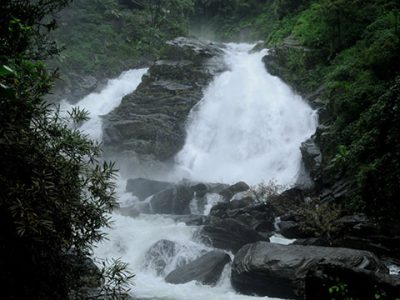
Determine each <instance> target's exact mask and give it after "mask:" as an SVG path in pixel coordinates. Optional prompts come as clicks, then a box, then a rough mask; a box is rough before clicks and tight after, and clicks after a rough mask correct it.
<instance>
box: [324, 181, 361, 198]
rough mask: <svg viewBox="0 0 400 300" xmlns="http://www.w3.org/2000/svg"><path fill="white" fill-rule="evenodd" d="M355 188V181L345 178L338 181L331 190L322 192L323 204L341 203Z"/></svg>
mask: <svg viewBox="0 0 400 300" xmlns="http://www.w3.org/2000/svg"><path fill="white" fill-rule="evenodd" d="M353 188H354V181H353V180H350V179H347V178H343V179H341V180H338V181H336V182H335V183H334V184H333V185H331V186H330V188H327V189H324V190H323V191H322V192H321V195H320V199H321V201H322V202H339V201H341V200H343V199H344V198H345V197H346V195H349V194H350V193H351V192H352V190H353Z"/></svg>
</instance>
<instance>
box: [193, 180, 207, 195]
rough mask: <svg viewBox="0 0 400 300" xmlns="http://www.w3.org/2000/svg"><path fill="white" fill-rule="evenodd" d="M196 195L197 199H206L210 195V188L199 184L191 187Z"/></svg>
mask: <svg viewBox="0 0 400 300" xmlns="http://www.w3.org/2000/svg"><path fill="white" fill-rule="evenodd" d="M190 188H191V189H192V191H193V192H195V193H196V197H204V196H205V195H206V194H207V193H208V187H207V185H206V184H204V183H198V184H195V185H192V186H191V187H190Z"/></svg>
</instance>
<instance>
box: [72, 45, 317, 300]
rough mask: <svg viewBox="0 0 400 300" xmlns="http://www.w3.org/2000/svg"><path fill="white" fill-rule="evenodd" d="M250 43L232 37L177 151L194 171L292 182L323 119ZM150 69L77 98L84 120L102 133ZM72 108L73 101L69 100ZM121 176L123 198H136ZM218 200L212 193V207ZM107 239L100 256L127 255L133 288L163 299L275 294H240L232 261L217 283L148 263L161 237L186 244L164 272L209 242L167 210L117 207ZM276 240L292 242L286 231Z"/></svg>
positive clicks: (94, 133)
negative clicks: (175, 279)
mask: <svg viewBox="0 0 400 300" xmlns="http://www.w3.org/2000/svg"><path fill="white" fill-rule="evenodd" d="M250 48H251V46H250V45H233V44H231V45H229V47H228V49H227V55H226V60H227V64H228V65H229V66H230V67H231V71H230V72H225V73H223V74H221V75H220V76H218V77H217V78H216V79H215V80H214V82H213V83H212V84H211V85H210V87H209V88H208V89H207V91H206V94H205V97H204V99H203V101H202V102H201V103H200V104H199V106H198V107H197V109H196V110H194V111H193V113H192V115H191V120H190V122H189V126H188V138H187V141H186V145H185V147H184V149H183V150H182V151H181V152H180V153H179V155H178V156H177V161H178V162H179V164H180V167H181V168H183V169H185V170H186V171H187V172H189V174H190V175H191V178H192V179H197V180H205V181H207V182H210V181H225V182H232V181H237V180H245V181H247V182H249V183H258V182H261V181H265V180H270V179H275V180H276V181H277V183H278V184H288V183H293V182H294V180H295V178H296V176H297V172H298V170H299V167H300V165H299V164H300V153H299V151H298V147H299V145H300V143H301V142H302V141H303V140H305V139H306V138H308V137H309V135H310V134H311V133H312V132H313V130H314V129H315V126H316V120H315V118H314V116H313V112H312V110H311V109H310V108H309V107H308V106H307V105H306V104H305V103H304V102H303V100H302V99H301V98H300V97H298V96H295V95H294V94H293V93H292V92H291V91H290V89H289V88H288V87H287V86H286V85H284V84H283V83H282V82H281V81H280V80H279V79H277V78H275V77H272V76H270V75H269V74H267V73H266V72H265V69H264V66H263V65H262V63H261V58H262V56H263V55H265V51H262V52H260V53H255V54H247V50H249V49H250ZM145 72H146V70H145V69H141V70H131V71H128V72H126V73H123V74H122V75H121V76H120V77H119V78H117V79H115V80H111V81H109V83H108V85H107V87H106V88H105V89H104V90H103V91H102V92H101V93H95V94H91V95H89V96H87V97H85V98H84V99H82V100H81V101H80V102H79V103H78V104H77V106H79V107H81V108H85V109H87V110H88V111H89V112H90V114H91V120H90V121H89V122H87V123H85V124H83V126H82V130H84V131H85V132H86V133H87V134H88V135H89V136H91V137H92V138H94V139H97V140H101V135H102V129H101V115H104V114H106V113H108V112H109V111H111V110H112V109H113V108H114V107H116V106H118V105H119V103H120V101H121V99H122V97H123V96H124V95H126V94H128V93H130V92H132V91H133V90H134V89H135V88H136V87H137V85H138V84H139V83H140V80H141V77H142V75H143V74H144V73H145ZM64 107H65V108H71V106H69V105H66V104H65V105H64ZM124 183H125V182H124V181H122V179H121V182H120V184H119V188H120V190H119V196H120V202H121V205H122V206H124V205H129V204H131V203H132V202H135V201H137V199H134V198H133V197H132V196H131V195H130V194H127V193H124V188H125V186H124ZM218 201H219V198H218V197H216V196H215V195H214V196H213V195H209V197H208V202H209V203H207V204H206V206H205V212H204V213H205V214H207V213H208V212H209V210H210V209H211V206H212V204H213V203H216V202H218ZM112 220H113V222H114V224H113V226H112V228H110V229H106V230H105V231H106V233H107V234H108V240H105V241H103V242H102V243H100V244H99V245H98V247H97V248H96V249H95V253H94V254H95V256H96V257H98V258H122V260H123V261H125V262H127V263H129V265H130V269H131V270H132V271H133V272H134V273H135V274H136V277H135V279H134V281H135V285H134V286H132V291H133V294H134V295H135V296H137V297H138V298H139V299H147V298H148V299H152V300H153V299H163V300H203V299H210V300H246V299H272V298H268V297H263V298H261V297H251V296H245V295H239V294H237V293H236V292H235V291H234V290H233V288H232V286H231V284H230V278H229V276H230V268H229V266H228V267H226V269H225V270H224V272H223V275H222V278H221V279H220V281H219V282H218V284H217V285H216V286H214V287H209V286H203V285H200V284H197V283H195V282H189V283H187V284H179V285H173V284H168V283H166V282H165V281H164V279H163V277H162V276H157V274H156V272H155V270H154V269H152V268H151V264H150V267H149V264H147V263H146V260H145V255H146V252H147V250H148V249H149V248H150V247H151V246H152V245H153V244H155V243H156V242H157V241H159V240H161V239H167V240H170V241H175V242H177V243H178V244H179V245H180V246H179V249H180V250H179V251H178V254H177V256H176V257H174V258H173V259H170V260H169V261H168V265H167V267H166V269H165V273H168V272H169V271H171V270H173V269H174V268H175V266H176V265H177V263H178V262H179V261H182V260H186V261H187V260H192V259H194V258H196V257H198V256H199V255H201V251H204V250H209V248H207V247H206V246H204V245H203V244H201V243H199V242H197V241H196V239H195V238H194V237H193V235H194V233H195V231H196V229H197V228H196V227H193V226H186V225H184V224H183V223H179V222H175V221H173V220H172V219H170V218H167V217H166V216H161V215H144V214H141V215H140V216H139V217H137V218H131V217H125V216H121V215H119V214H117V213H114V214H113V216H112ZM275 242H281V243H289V241H286V240H284V239H281V238H280V237H279V236H277V237H275Z"/></svg>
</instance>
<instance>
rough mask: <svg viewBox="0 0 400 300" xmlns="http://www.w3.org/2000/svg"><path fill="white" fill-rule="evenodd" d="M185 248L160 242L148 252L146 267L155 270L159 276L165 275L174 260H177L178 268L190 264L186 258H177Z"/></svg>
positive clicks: (167, 241) (169, 242)
mask: <svg viewBox="0 0 400 300" xmlns="http://www.w3.org/2000/svg"><path fill="white" fill-rule="evenodd" d="M183 248H184V246H183V245H180V244H178V243H177V242H173V241H169V240H160V241H158V242H157V243H155V244H154V245H153V246H151V247H150V249H149V250H148V251H147V252H146V256H145V264H144V266H145V267H146V268H149V269H153V270H155V271H156V272H157V275H165V271H166V267H167V266H168V265H169V264H171V263H172V261H173V260H177V262H176V265H177V266H182V265H184V264H186V263H188V261H187V260H186V259H185V258H184V257H181V258H179V257H178V258H177V256H178V253H179V251H181V250H182V249H183Z"/></svg>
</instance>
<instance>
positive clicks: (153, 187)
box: [125, 178, 174, 200]
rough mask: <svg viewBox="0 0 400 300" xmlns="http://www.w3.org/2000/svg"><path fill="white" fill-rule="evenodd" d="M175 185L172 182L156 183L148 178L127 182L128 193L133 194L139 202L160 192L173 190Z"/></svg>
mask: <svg viewBox="0 0 400 300" xmlns="http://www.w3.org/2000/svg"><path fill="white" fill-rule="evenodd" d="M173 186H174V184H172V183H170V182H163V181H156V180H151V179H146V178H135V179H128V181H127V182H126V189H125V190H126V192H130V193H132V194H133V195H134V196H136V197H138V198H139V200H144V199H146V198H147V197H149V196H151V195H154V194H156V193H158V192H161V191H163V190H166V189H168V188H172V187H173Z"/></svg>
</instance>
